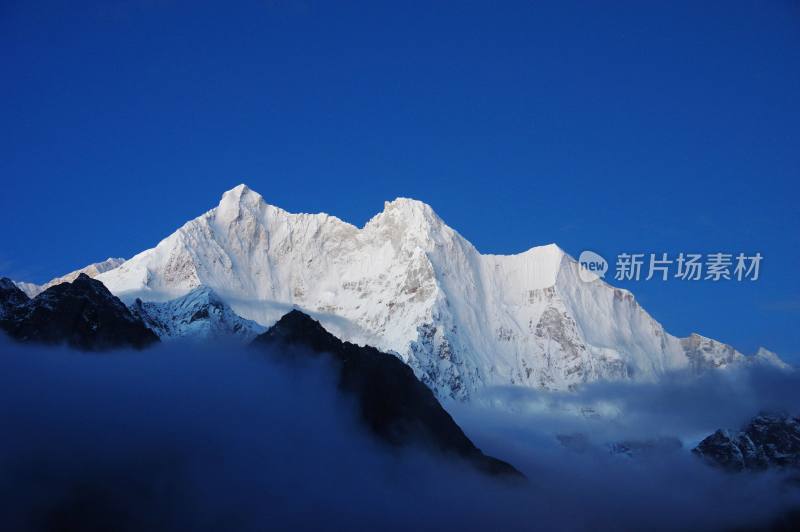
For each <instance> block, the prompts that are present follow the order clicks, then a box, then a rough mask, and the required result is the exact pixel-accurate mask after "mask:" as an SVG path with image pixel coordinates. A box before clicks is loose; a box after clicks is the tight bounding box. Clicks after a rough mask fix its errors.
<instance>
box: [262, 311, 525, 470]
mask: <svg viewBox="0 0 800 532" xmlns="http://www.w3.org/2000/svg"><path fill="white" fill-rule="evenodd" d="M252 345H253V346H254V347H256V348H257V347H259V346H270V347H273V348H274V347H277V348H278V349H271V352H277V353H281V356H284V357H286V358H288V359H290V360H293V359H295V360H296V359H298V358H305V357H307V356H309V355H311V356H330V357H331V358H332V359H333V360H334V361H335V364H336V366H337V368H338V371H339V388H340V389H341V390H342V391H343V392H344V393H346V394H348V395H350V396H353V397H355V399H356V401H357V404H358V408H359V410H360V415H361V420H362V421H363V423H364V424H365V425H366V427H367V428H368V429H369V431H370V432H371V433H372V434H374V435H375V436H377V437H378V438H379V439H380V440H382V441H384V442H387V443H389V444H391V445H395V446H406V445H412V444H416V445H425V446H427V447H429V448H433V449H435V450H437V451H439V452H442V453H445V454H452V455H456V456H458V457H461V458H463V459H466V460H467V461H469V462H470V463H472V464H473V465H474V466H476V467H477V468H478V469H479V470H481V471H483V472H486V473H489V474H492V475H507V476H512V477H520V478H521V477H522V475H521V473H519V471H517V470H516V469H515V468H514V467H513V466H511V465H510V464H508V463H506V462H503V461H501V460H498V459H496V458H492V457H489V456H486V455H485V454H483V453H482V452H481V451H480V449H478V448H477V447H476V446H475V445H474V444H473V443H472V441H470V440H469V438H467V436H466V435H465V434H464V432H463V431H462V430H461V428H460V427H459V426H458V425H457V424H456V422H455V421H453V418H452V417H450V414H448V413H447V411H445V409H444V408H442V406H441V405H440V404H439V401H437V399H436V397H435V396H434V395H433V392H431V390H430V389H429V388H428V387H426V386H425V385H424V384H423V383H422V382H420V381H419V380H418V379H417V378H416V377H415V376H414V373H413V371H411V368H409V367H408V366H407V365H405V364H403V362H401V361H400V360H399V359H398V358H397V357H394V356H392V355H389V354H386V353H382V352H380V351H378V350H377V349H375V348H373V347H369V346H366V347H361V346H358V345H355V344H351V343H349V342H342V341H341V340H339V339H338V338H336V337H335V336H333V335H332V334H330V333H329V332H328V331H326V330H325V329H324V328H323V327H322V325H320V323H319V322H317V321H316V320H314V319H312V318H310V317H309V316H307V315H305V314H303V313H302V312H300V311H297V310H293V311H291V312H289V313H288V314H286V315H285V316H283V317H282V318H281V319H280V320H279V321H278V322H277V323H276V324H275V325H274V326H273V327H271V328H270V329H269V330H268V331H267V332H266V333H264V334H262V335H260V336H258V337H257V338H256V339H255V340H254V341H253V344H252Z"/></svg>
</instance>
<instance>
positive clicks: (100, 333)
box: [0, 274, 158, 351]
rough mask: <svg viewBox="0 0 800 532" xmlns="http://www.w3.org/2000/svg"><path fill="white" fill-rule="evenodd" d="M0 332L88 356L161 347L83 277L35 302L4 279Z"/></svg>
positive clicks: (102, 289)
mask: <svg viewBox="0 0 800 532" xmlns="http://www.w3.org/2000/svg"><path fill="white" fill-rule="evenodd" d="M11 287H13V289H12V288H11ZM0 329H2V330H3V331H5V332H6V334H8V335H9V336H10V337H11V338H13V339H15V340H17V341H21V342H36V343H44V344H66V345H68V346H70V347H73V348H76V349H81V350H85V351H103V350H107V349H114V348H120V347H134V348H137V349H141V348H144V347H147V346H148V345H150V344H153V343H155V342H158V337H157V336H156V335H155V334H154V333H153V331H151V330H150V329H148V328H147V327H146V326H145V324H144V323H143V322H142V321H141V320H140V319H138V318H137V317H135V316H134V315H133V314H131V312H130V310H129V309H128V307H126V306H125V305H124V304H123V303H122V301H120V300H119V299H118V298H117V297H115V296H114V295H113V294H111V292H109V291H108V289H107V288H106V287H105V286H104V285H103V283H101V282H100V281H95V280H94V279H92V278H90V277H89V276H87V275H85V274H81V275H79V276H78V278H77V279H75V280H74V281H73V282H71V283H62V284H59V285H56V286H52V287H50V288H48V289H47V290H45V291H44V292H42V293H41V294H39V295H37V296H36V297H35V298H34V299H29V298H28V296H26V295H25V293H24V292H22V291H21V290H20V289H19V288H17V287H16V286H15V285H14V283H13V282H11V281H10V280H8V279H6V278H3V279H2V280H0Z"/></svg>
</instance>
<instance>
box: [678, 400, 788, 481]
mask: <svg viewBox="0 0 800 532" xmlns="http://www.w3.org/2000/svg"><path fill="white" fill-rule="evenodd" d="M692 452H693V453H695V454H696V455H697V456H700V457H701V458H703V459H705V460H707V461H708V462H709V463H711V464H713V465H716V466H718V467H721V468H723V469H727V470H730V471H743V470H762V469H767V468H771V467H800V418H796V417H790V416H788V415H785V414H763V415H760V416H758V417H756V418H754V419H753V420H752V421H751V422H750V423H749V424H748V425H747V426H746V427H745V428H744V429H742V430H741V431H738V432H735V431H730V430H725V429H720V430H718V431H716V432H715V433H714V434H712V435H711V436H709V437H707V438H706V439H704V440H703V441H702V442H700V444H699V445H698V446H697V447H696V448H694V449H693V450H692Z"/></svg>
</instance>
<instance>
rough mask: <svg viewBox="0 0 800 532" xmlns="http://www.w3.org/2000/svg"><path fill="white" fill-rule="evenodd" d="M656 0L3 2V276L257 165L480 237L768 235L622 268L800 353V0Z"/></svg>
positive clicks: (319, 196) (96, 243) (480, 243)
mask: <svg viewBox="0 0 800 532" xmlns="http://www.w3.org/2000/svg"><path fill="white" fill-rule="evenodd" d="M233 4H235V5H233ZM376 4H379V5H376ZM497 4H500V5H497ZM657 4H658V5H656V3H655V2H630V3H627V4H626V3H625V2H614V3H613V7H612V4H608V3H602V2H585V3H576V4H572V3H569V2H563V1H559V2H552V3H546V2H520V3H512V2H499V3H495V2H493V3H489V2H486V3H479V2H468V3H453V2H420V3H414V2H403V3H399V2H397V3H391V4H390V3H388V2H360V3H351V2H324V3H323V2H314V1H309V2H292V1H260V2H255V1H253V2H226V3H223V2H219V3H216V4H214V3H206V2H198V1H193V2H169V1H165V2H156V1H149V2H146V1H141V2H140V1H128V2H119V1H113V0H112V1H108V0H106V1H98V2H91V1H89V2H52V3H50V2H23V1H15V0H11V1H4V2H2V4H0V72H2V78H3V82H2V83H0V124H2V128H0V176H2V195H0V222H2V228H3V231H2V235H0V274H2V275H8V276H11V277H13V278H16V279H26V280H31V281H37V282H41V281H44V280H46V279H49V278H50V277H52V276H54V275H57V274H62V273H64V272H66V271H69V270H71V269H74V268H76V267H79V266H82V265H85V264H86V263H89V262H93V261H96V260H99V259H104V258H105V257H108V256H125V257H130V256H131V255H133V254H134V253H136V252H138V251H141V250H143V249H145V248H148V247H151V246H153V245H155V243H156V242H157V241H158V240H159V239H161V238H163V237H164V236H166V235H168V234H169V233H170V232H172V231H173V230H174V229H176V228H177V227H178V226H180V225H181V224H182V223H183V222H185V221H187V220H188V219H190V218H192V217H194V216H197V215H199V214H201V213H202V212H203V211H205V210H206V209H208V208H210V207H212V206H214V205H215V204H216V203H217V201H218V199H219V196H220V194H221V193H222V192H223V191H224V190H226V189H228V188H231V187H232V186H234V185H236V184H238V183H239V182H246V183H248V184H249V185H250V186H251V187H252V188H253V189H255V190H257V191H259V192H261V193H262V194H263V195H264V197H265V199H266V200H267V201H269V202H270V203H273V204H276V205H279V206H281V207H284V208H286V209H288V210H291V211H306V212H316V211H326V212H329V213H332V214H335V215H337V216H339V217H340V218H343V219H345V220H348V221H350V222H353V223H355V224H358V225H360V224H363V223H364V222H365V221H366V220H367V219H368V218H369V217H371V216H372V215H373V214H375V213H377V212H378V211H380V210H381V209H382V206H383V201H384V200H386V199H392V198H394V197H396V196H410V197H414V198H418V199H421V200H423V201H425V202H427V203H430V204H431V205H432V206H433V207H434V208H435V209H436V211H437V212H438V213H439V214H440V215H441V216H442V217H443V218H444V219H445V220H446V221H447V222H448V223H449V224H450V225H451V226H453V227H454V228H455V229H457V230H458V231H460V232H461V233H462V234H463V235H464V236H466V237H467V238H468V239H470V240H471V241H472V242H473V243H474V244H475V245H476V246H477V247H478V249H480V250H481V251H483V252H492V253H514V252H519V251H522V250H525V249H527V248H529V247H531V246H533V245H537V244H543V243H548V242H557V243H558V244H560V245H561V246H562V247H563V248H565V249H566V250H567V251H569V252H570V253H572V254H575V255H577V254H578V253H580V251H581V250H582V249H586V248H588V249H592V250H595V251H598V252H600V253H603V254H604V255H607V256H613V255H615V254H617V253H619V252H623V251H638V252H661V251H667V252H673V253H674V252H678V251H687V252H688V251H699V252H703V253H712V252H717V251H726V252H739V251H745V252H755V251H760V252H761V253H762V254H763V255H764V256H765V259H764V263H763V265H762V272H761V280H759V281H758V282H756V283H749V284H747V283H722V284H718V285H715V284H713V283H710V282H702V283H695V284H691V283H686V282H683V283H681V282H668V283H662V282H655V281H650V282H639V283H633V282H630V283H626V284H624V286H625V287H627V288H630V289H631V290H633V291H634V292H635V294H636V295H637V297H638V298H639V299H640V301H641V302H642V303H643V305H644V306H645V308H647V309H648V310H649V311H650V312H651V313H652V314H653V316H654V317H655V318H656V319H658V320H660V321H661V322H663V323H664V324H665V326H666V327H667V329H668V330H669V331H671V332H673V333H675V334H678V335H686V334H688V333H690V332H692V331H698V332H701V333H703V334H705V335H708V336H712V337H715V338H719V339H721V340H723V341H727V342H729V343H732V344H734V345H735V346H737V347H739V348H740V349H743V350H745V351H748V352H749V351H753V350H754V349H755V348H756V346H757V345H760V344H763V345H765V346H767V347H769V348H771V349H773V350H776V351H778V352H779V353H781V354H782V355H784V356H785V357H787V358H794V360H795V361H800V327H798V325H800V281H799V280H798V266H800V249H798V235H800V232H799V231H798V229H800V209H798V192H799V191H800V186H799V185H798V180H799V179H800V4H798V3H797V2H791V1H778V0H776V1H772V2H755V1H754V2H729V1H725V2H694V1H692V2H659V3H657Z"/></svg>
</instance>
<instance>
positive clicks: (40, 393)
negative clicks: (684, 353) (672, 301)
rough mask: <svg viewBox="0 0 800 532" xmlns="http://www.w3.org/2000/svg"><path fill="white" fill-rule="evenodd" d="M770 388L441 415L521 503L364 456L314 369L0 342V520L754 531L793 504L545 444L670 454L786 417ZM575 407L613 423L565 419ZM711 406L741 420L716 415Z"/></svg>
mask: <svg viewBox="0 0 800 532" xmlns="http://www.w3.org/2000/svg"><path fill="white" fill-rule="evenodd" d="M780 378H781V377H779V376H776V375H769V376H766V375H764V376H758V377H753V379H755V381H754V382H749V384H747V383H746V386H745V387H744V388H742V385H741V383H739V384H735V383H730V384H728V383H725V382H716V387H713V386H712V387H708V386H706V387H704V388H694V387H691V386H690V387H689V388H688V389H687V388H686V385H685V384H681V383H680V382H679V381H678V380H677V379H676V380H675V382H672V383H667V384H665V385H663V387H636V386H610V385H609V386H597V387H590V388H588V389H587V390H585V391H583V392H579V393H578V394H576V395H574V396H570V395H568V394H555V395H554V394H537V393H535V392H530V391H526V390H512V389H503V390H492V391H490V392H488V393H487V395H486V396H485V397H484V398H483V399H484V402H483V403H479V404H477V405H472V406H468V405H447V406H448V408H450V410H451V412H453V413H454V416H455V418H456V420H457V421H458V422H460V423H461V424H462V426H463V427H464V428H465V430H466V432H467V434H468V435H469V436H470V437H471V438H473V440H474V441H475V442H476V443H477V444H478V445H479V446H481V447H483V450H484V451H486V452H489V453H491V454H493V455H495V456H497V457H499V458H501V459H505V460H508V461H510V462H511V463H512V464H514V465H515V466H517V467H518V468H520V469H521V470H522V471H523V472H524V473H525V474H526V475H528V477H529V479H530V483H529V484H528V485H525V486H519V485H510V484H507V483H504V482H500V481H496V480H494V479H491V478H487V477H485V476H483V475H480V474H478V473H475V472H474V471H473V470H472V468H471V467H469V466H466V465H462V464H459V463H457V462H449V461H446V460H443V459H442V458H441V457H439V456H435V455H430V454H428V453H426V452H425V451H424V450H421V449H412V450H398V449H390V448H388V447H386V446H385V445H383V444H382V443H380V442H378V441H376V440H374V439H373V438H372V437H371V436H369V435H368V434H367V433H366V432H365V431H364V430H362V428H361V427H360V426H359V424H358V421H357V416H356V412H355V408H354V405H353V404H351V403H350V402H349V401H348V400H347V399H346V398H342V397H341V396H340V395H339V394H338V393H337V391H336V383H335V381H334V376H333V372H332V371H330V369H329V368H328V367H326V365H325V363H324V362H320V361H314V362H309V364H308V365H307V366H306V367H287V366H284V365H281V364H276V363H274V362H272V361H271V360H270V357H269V356H268V355H267V354H264V353H262V354H256V353H253V352H252V351H248V350H246V349H242V348H239V347H233V346H207V347H205V348H200V347H198V346H196V345H192V346H189V345H180V344H173V345H162V346H158V347H156V348H154V349H151V350H148V351H144V352H137V353H128V352H118V353H109V354H103V355H88V354H83V353H76V352H73V351H69V350H66V349H45V348H38V347H33V348H31V347H23V346H19V345H16V344H8V343H5V342H3V343H0V426H2V427H3V428H4V430H3V438H1V439H0V497H2V500H3V504H2V507H3V509H2V510H0V521H2V522H3V523H4V528H6V529H9V530H47V529H50V530H57V529H64V528H67V527H69V526H72V527H74V528H80V529H82V530H108V529H110V528H113V529H116V530H126V529H127V530H162V529H165V530H166V529H169V530H174V529H191V530H263V529H291V528H298V529H308V528H312V527H313V528H324V529H383V530H406V529H415V530H434V529H435V530H453V529H459V530H482V529H509V530H530V529H546V530H588V529H604V528H605V529H609V528H615V529H635V528H639V529H643V528H647V529H651V530H659V529H660V530H667V529H674V528H691V529H711V528H719V527H728V526H732V525H738V524H747V523H757V522H763V521H764V520H765V519H769V518H770V517H772V516H775V515H778V514H779V513H781V512H782V511H784V510H785V509H787V508H789V507H790V506H791V505H792V504H793V503H796V502H797V501H796V499H795V492H794V491H793V490H792V489H790V488H787V487H786V484H785V483H784V482H783V479H782V477H781V476H780V475H777V474H765V475H746V476H732V475H725V474H722V473H720V472H718V471H715V470H713V469H711V468H708V467H706V466H704V465H702V464H700V463H699V462H698V461H697V460H695V459H694V458H693V457H691V456H690V455H689V454H688V453H686V452H674V453H666V454H664V455H660V454H659V455H657V456H653V457H645V458H643V459H626V458H621V457H619V456H612V455H610V454H608V453H603V452H592V451H588V452H575V451H574V450H573V451H570V450H567V449H565V448H564V447H563V446H562V445H560V444H559V443H558V441H557V440H556V439H555V437H554V435H555V434H558V433H565V432H571V433H576V432H587V433H589V436H590V438H591V439H592V440H593V441H595V440H596V441H598V442H599V441H601V440H602V441H605V440H606V439H613V438H616V437H617V436H625V437H632V436H637V435H659V434H662V433H663V434H664V435H666V434H671V435H678V436H681V437H685V435H686V434H690V433H692V432H694V431H697V432H700V430H701V428H704V427H705V426H706V424H708V425H709V426H711V425H714V428H716V425H720V424H721V418H724V417H726V416H730V420H734V418H736V419H739V418H741V419H744V418H745V416H746V415H749V412H750V410H752V409H754V408H758V406H757V404H760V403H762V402H763V401H767V402H770V401H774V402H776V403H781V404H782V406H783V407H784V408H788V407H789V406H790V404H789V403H792V401H794V400H796V393H797V392H794V393H792V390H791V386H792V385H794V384H796V383H795V381H793V380H791V378H789V377H786V379H788V380H786V381H781V380H780ZM761 379H763V383H762V381H761ZM776 379H777V380H776ZM768 383H770V384H768ZM728 386H730V388H728ZM747 386H750V388H749V389H750V391H749V392H746V393H745V395H739V403H735V402H734V403H728V402H727V401H728V399H730V398H729V397H728V395H729V392H730V391H731V390H732V389H733V388H737V389H739V388H742V389H747ZM796 389H797V388H795V390H796ZM693 394H694V395H693ZM770 394H771V395H770ZM746 397H751V399H752V398H757V399H758V400H748V399H746ZM770 397H771V399H770ZM554 402H555V404H554ZM582 403H591V404H594V405H595V406H597V405H601V406H602V405H605V407H607V409H608V410H609V412H613V411H616V412H617V415H616V417H612V418H611V419H610V420H609V419H608V418H606V419H604V420H603V419H597V418H593V417H591V416H590V417H586V416H583V415H573V414H571V413H569V412H574V411H575V410H574V408H573V407H575V406H577V407H579V408H580V407H581V406H584V405H582ZM698 403H699V404H700V405H701V406H698ZM498 404H501V405H502V408H498V407H497V405H498ZM722 404H727V405H729V406H730V404H734V405H738V406H734V407H730V408H728V409H727V410H725V412H727V413H720V412H719V411H717V410H718V409H719V408H720V405H722ZM487 405H488V406H487ZM492 405H493V406H492ZM605 407H604V408H605ZM689 407H693V408H689ZM615 409H616V410H615ZM620 409H621V410H620ZM687 409H688V411H690V412H693V413H691V414H687V413H685V412H686V410H687ZM565 412H566V413H565ZM681 412H684V414H681ZM722 425H724V423H722ZM603 427H605V428H603ZM609 427H610V428H609ZM659 427H660V429H663V430H661V431H654V429H655V428H659ZM603 431H605V432H603Z"/></svg>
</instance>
